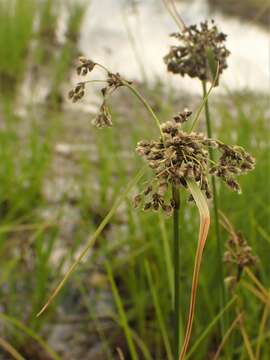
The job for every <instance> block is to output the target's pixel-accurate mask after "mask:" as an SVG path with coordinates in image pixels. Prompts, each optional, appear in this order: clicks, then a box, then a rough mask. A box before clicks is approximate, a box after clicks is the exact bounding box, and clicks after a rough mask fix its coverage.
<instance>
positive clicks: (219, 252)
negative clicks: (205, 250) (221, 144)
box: [202, 81, 226, 337]
mask: <svg viewBox="0 0 270 360" xmlns="http://www.w3.org/2000/svg"><path fill="white" fill-rule="evenodd" d="M202 87H203V97H204V98H206V101H205V108H204V109H205V118H206V127H207V136H208V137H209V138H212V127H211V118H210V110H209V103H208V98H207V97H206V96H207V89H206V82H205V81H202ZM209 157H210V160H211V161H213V160H214V155H213V149H212V148H211V147H209ZM211 180H212V190H213V207H214V223H215V233H216V253H217V259H218V273H219V282H220V307H221V309H223V308H224V306H225V304H226V293H225V287H224V276H223V263H222V248H221V236H220V226H219V219H218V208H219V205H218V195H217V189H216V179H215V177H214V176H212V178H211ZM220 327H221V334H222V337H223V335H224V333H225V320H224V317H223V316H222V317H221V318H220Z"/></svg>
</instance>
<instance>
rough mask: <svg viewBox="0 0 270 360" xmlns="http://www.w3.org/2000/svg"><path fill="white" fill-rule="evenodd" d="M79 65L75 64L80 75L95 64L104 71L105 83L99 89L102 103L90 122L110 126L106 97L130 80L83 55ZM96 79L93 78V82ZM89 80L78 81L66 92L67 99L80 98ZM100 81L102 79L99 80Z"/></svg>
mask: <svg viewBox="0 0 270 360" xmlns="http://www.w3.org/2000/svg"><path fill="white" fill-rule="evenodd" d="M78 62H79V65H78V66H77V74H78V75H81V76H85V75H87V74H89V73H90V72H91V71H92V70H93V69H94V67H95V66H99V67H101V68H103V70H105V71H106V79H105V80H104V81H103V82H104V83H106V86H104V87H103V88H102V89H101V95H102V103H101V106H100V108H99V113H98V114H97V116H96V118H95V119H94V120H93V121H92V124H93V125H95V126H96V127H97V128H104V127H110V126H112V117H111V114H110V112H109V108H108V106H107V100H108V97H109V96H111V95H112V94H113V92H114V91H115V90H117V89H118V88H119V87H122V86H126V85H131V84H132V82H131V81H127V80H124V79H123V78H122V77H121V75H120V74H119V73H115V74H114V73H112V72H110V71H107V70H106V68H104V67H103V66H101V65H100V64H98V63H96V62H94V61H92V60H90V59H87V58H86V57H84V56H80V57H79V59H78ZM95 81H96V80H93V82H95ZM90 82H91V81H81V82H78V83H77V84H76V85H75V86H74V88H73V89H71V90H70V91H69V93H68V97H69V99H71V100H72V101H73V102H74V103H75V102H77V101H79V100H81V99H82V98H83V97H84V95H85V86H86V84H87V83H90ZM101 82H102V81H101Z"/></svg>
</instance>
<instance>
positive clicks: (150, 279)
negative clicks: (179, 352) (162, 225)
mask: <svg viewBox="0 0 270 360" xmlns="http://www.w3.org/2000/svg"><path fill="white" fill-rule="evenodd" d="M145 269H146V275H147V278H148V282H149V286H150V291H151V294H152V298H153V301H154V306H155V310H156V313H157V319H158V323H159V327H160V331H161V334H162V337H163V342H164V346H165V349H166V353H167V359H168V360H172V359H173V354H172V349H171V345H170V342H169V338H168V332H167V331H166V326H165V322H164V319H163V316H162V312H161V308H160V304H159V300H158V295H157V292H156V288H155V284H154V281H153V277H152V274H151V270H150V266H149V263H148V262H145Z"/></svg>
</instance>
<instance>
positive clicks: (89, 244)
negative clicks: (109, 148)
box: [37, 168, 144, 316]
mask: <svg viewBox="0 0 270 360" xmlns="http://www.w3.org/2000/svg"><path fill="white" fill-rule="evenodd" d="M143 174H144V168H142V169H141V170H140V171H139V172H138V173H137V175H136V176H135V177H134V178H133V179H132V180H131V181H130V182H129V184H128V186H127V187H126V189H125V190H124V191H123V192H122V194H121V195H120V196H119V197H118V198H117V199H116V201H115V203H114V204H113V206H112V207H111V209H110V211H109V212H108V213H107V215H106V216H105V218H104V219H103V220H102V221H101V223H100V224H99V226H98V228H97V229H96V231H95V232H94V234H93V235H92V236H90V238H89V240H88V242H87V244H86V245H85V247H84V249H83V250H82V252H81V253H80V255H79V256H78V257H77V259H76V260H75V261H74V262H73V264H72V265H71V266H70V268H69V269H68V271H67V272H66V273H65V275H64V277H63V279H62V280H61V281H60V283H59V285H58V286H57V287H56V288H55V289H54V290H53V291H52V293H51V295H50V296H49V299H48V300H47V302H46V303H45V305H44V306H43V307H42V309H41V310H40V311H39V313H38V314H37V316H40V315H41V314H42V313H43V312H44V311H45V310H46V309H47V307H48V306H49V305H50V304H51V302H52V301H53V300H54V298H55V297H56V296H57V294H58V293H59V291H60V290H61V289H62V288H63V286H64V285H65V283H66V282H67V280H68V279H69V277H70V276H71V275H72V273H73V272H74V271H75V269H76V268H77V266H78V265H79V263H80V262H81V261H82V259H83V258H84V257H85V256H86V254H87V253H88V252H89V250H90V249H91V248H92V247H93V246H94V244H95V242H96V240H97V238H98V237H99V235H100V234H101V232H102V230H103V229H104V228H105V226H106V225H107V224H108V222H109V221H110V219H111V218H112V216H113V215H114V213H115V211H116V210H117V209H118V207H119V206H120V204H121V203H122V201H123V200H124V199H125V197H126V196H127V194H128V193H129V192H130V190H131V189H132V188H133V187H134V186H135V185H136V184H137V182H138V181H139V180H140V178H141V177H142V176H143Z"/></svg>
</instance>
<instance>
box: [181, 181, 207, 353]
mask: <svg viewBox="0 0 270 360" xmlns="http://www.w3.org/2000/svg"><path fill="white" fill-rule="evenodd" d="M187 184H188V188H189V190H190V192H191V194H192V196H193V198H194V200H195V202H196V205H197V207H198V210H199V213H200V230H199V238H198V246H197V250H196V256H195V264H194V270H193V278H192V287H191V296H190V305H189V314H188V320H187V327H186V333H185V339H184V342H183V347H182V350H181V353H180V356H179V360H183V359H184V358H185V355H186V352H187V348H188V345H189V341H190V337H191V331H192V326H193V320H194V313H195V305H196V294H197V288H198V280H199V273H200V266H201V261H202V254H203V250H204V246H205V243H206V239H207V235H208V231H209V226H210V214H209V208H208V205H207V202H206V199H205V197H204V195H203V193H202V191H201V190H200V189H199V187H198V185H197V184H196V182H195V181H191V180H188V181H187Z"/></svg>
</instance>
